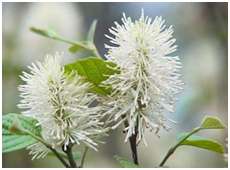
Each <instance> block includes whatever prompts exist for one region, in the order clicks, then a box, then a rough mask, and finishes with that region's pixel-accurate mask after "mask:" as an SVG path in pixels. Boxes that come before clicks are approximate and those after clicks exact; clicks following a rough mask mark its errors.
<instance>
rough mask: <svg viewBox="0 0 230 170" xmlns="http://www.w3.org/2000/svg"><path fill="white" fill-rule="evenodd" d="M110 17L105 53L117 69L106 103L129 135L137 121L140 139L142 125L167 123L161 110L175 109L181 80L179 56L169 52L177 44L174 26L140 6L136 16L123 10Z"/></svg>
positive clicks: (167, 111) (165, 126)
mask: <svg viewBox="0 0 230 170" xmlns="http://www.w3.org/2000/svg"><path fill="white" fill-rule="evenodd" d="M114 23H115V27H112V28H110V29H109V32H110V33H111V34H112V35H111V36H110V35H106V37H107V38H109V39H110V43H111V44H112V45H107V44H106V45H105V47H106V48H107V49H108V53H107V54H106V58H107V59H108V60H109V61H112V62H114V63H116V64H117V67H118V68H119V69H120V71H121V73H120V74H114V75H112V76H110V77H109V78H108V79H107V80H106V81H105V82H104V84H105V85H111V86H112V88H113V89H114V91H113V93H112V95H111V96H112V98H111V102H110V104H111V105H113V110H114V117H113V118H114V119H113V120H115V121H116V122H118V123H117V125H116V126H115V127H117V126H118V125H119V123H121V122H122V121H124V120H127V121H128V123H129V126H128V127H126V129H125V130H126V132H127V136H126V140H125V141H127V139H128V138H129V137H130V136H131V135H133V134H134V133H135V126H136V125H138V141H140V140H141V139H144V138H143V135H144V130H145V128H150V129H151V130H155V132H156V133H157V132H158V131H159V129H160V128H161V127H163V128H165V129H168V128H169V126H167V125H166V122H167V121H170V119H169V118H167V117H166V116H165V114H166V113H170V112H174V111H175V103H176V100H177V99H176V95H177V94H178V93H179V92H180V91H181V89H182V85H183V82H182V81H181V79H180V76H181V75H180V68H181V62H180V59H179V57H178V56H173V55H172V54H171V53H173V52H175V51H176V49H177V46H176V45H174V43H175V41H176V39H175V38H173V36H172V34H173V28H172V26H170V27H166V25H165V24H164V23H165V20H163V19H162V17H156V18H155V19H154V20H152V19H151V18H149V17H145V16H144V13H143V12H142V15H141V17H140V18H139V20H136V21H134V22H133V21H132V20H131V18H130V17H126V16H125V14H123V18H122V24H121V25H120V24H118V23H117V22H114ZM119 120H121V121H119ZM136 131H137V129H136ZM144 142H145V140H144ZM145 143H146V142H145Z"/></svg>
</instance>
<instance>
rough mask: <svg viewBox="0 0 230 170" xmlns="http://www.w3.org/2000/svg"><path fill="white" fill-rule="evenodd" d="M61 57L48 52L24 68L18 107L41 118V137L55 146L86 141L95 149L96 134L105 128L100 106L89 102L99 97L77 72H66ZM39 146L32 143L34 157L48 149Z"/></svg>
mask: <svg viewBox="0 0 230 170" xmlns="http://www.w3.org/2000/svg"><path fill="white" fill-rule="evenodd" d="M60 60H61V56H59V55H58V54H56V55H55V56H50V55H47V57H46V58H45V60H44V62H36V63H35V64H34V63H33V64H32V66H29V69H30V73H27V72H23V76H21V79H22V80H23V81H24V82H25V84H24V85H20V86H19V91H20V97H21V98H22V100H21V101H20V104H18V107H19V108H21V109H23V110H24V111H23V112H22V113H23V114H24V115H26V116H31V117H33V118H35V119H37V120H38V122H39V125H41V127H42V137H43V138H44V140H45V141H46V142H47V143H49V144H50V145H52V146H53V147H54V148H64V149H66V147H67V146H68V145H69V144H75V143H76V144H80V143H84V144H85V145H88V146H89V147H91V148H93V149H96V146H97V141H95V140H96V139H95V137H96V136H97V134H98V135H99V134H102V133H103V131H104V130H103V128H102V127H101V125H102V124H103V123H102V122H101V121H100V120H101V115H102V114H100V113H99V112H100V110H101V108H100V106H95V107H91V106H90V105H91V103H92V102H93V101H94V100H95V99H96V96H95V95H94V94H91V93H88V89H89V87H90V84H89V83H85V82H83V81H82V78H81V77H80V76H79V75H78V74H77V73H75V72H73V73H72V74H70V75H68V76H67V75H66V74H65V73H64V67H63V66H62V65H61V61H60ZM94 139H95V140H94ZM40 146H41V144H39V143H38V144H34V145H32V146H31V147H30V149H31V153H32V154H34V155H35V157H44V156H45V155H46V153H47V149H45V147H40Z"/></svg>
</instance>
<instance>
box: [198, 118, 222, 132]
mask: <svg viewBox="0 0 230 170" xmlns="http://www.w3.org/2000/svg"><path fill="white" fill-rule="evenodd" d="M201 128H202V129H224V128H225V126H224V124H223V123H222V122H221V120H220V119H219V118H218V117H214V116H206V117H205V118H204V119H203V121H202V123H201Z"/></svg>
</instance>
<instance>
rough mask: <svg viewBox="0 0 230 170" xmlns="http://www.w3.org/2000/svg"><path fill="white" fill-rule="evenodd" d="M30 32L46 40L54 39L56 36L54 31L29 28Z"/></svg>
mask: <svg viewBox="0 0 230 170" xmlns="http://www.w3.org/2000/svg"><path fill="white" fill-rule="evenodd" d="M30 31H32V32H34V33H37V34H39V35H42V36H45V37H48V38H55V37H57V36H58V35H57V33H56V32H54V31H53V30H51V29H48V30H43V29H39V28H35V27H31V28H30Z"/></svg>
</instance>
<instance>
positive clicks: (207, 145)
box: [159, 116, 225, 167]
mask: <svg viewBox="0 0 230 170" xmlns="http://www.w3.org/2000/svg"><path fill="white" fill-rule="evenodd" d="M224 128H225V126H224V124H223V123H222V122H221V120H220V119H219V118H217V117H213V116H206V117H205V118H204V119H203V121H202V123H201V125H200V127H197V128H195V129H193V130H192V131H191V132H189V133H181V134H179V135H178V142H177V143H176V144H175V145H174V146H173V147H171V148H170V149H169V151H168V153H167V154H166V156H165V157H164V159H163V160H162V162H161V163H160V165H159V166H160V167H163V166H164V164H165V162H166V161H167V160H168V158H169V157H170V155H172V154H173V153H174V152H175V151H176V149H177V148H178V147H180V146H183V145H188V146H194V147H197V148H203V149H207V150H209V151H213V152H217V153H221V154H222V153H224V147H223V146H222V145H221V144H219V143H218V142H216V141H214V140H212V139H207V138H203V137H200V136H196V135H194V134H195V133H197V132H199V131H201V130H205V129H224Z"/></svg>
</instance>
